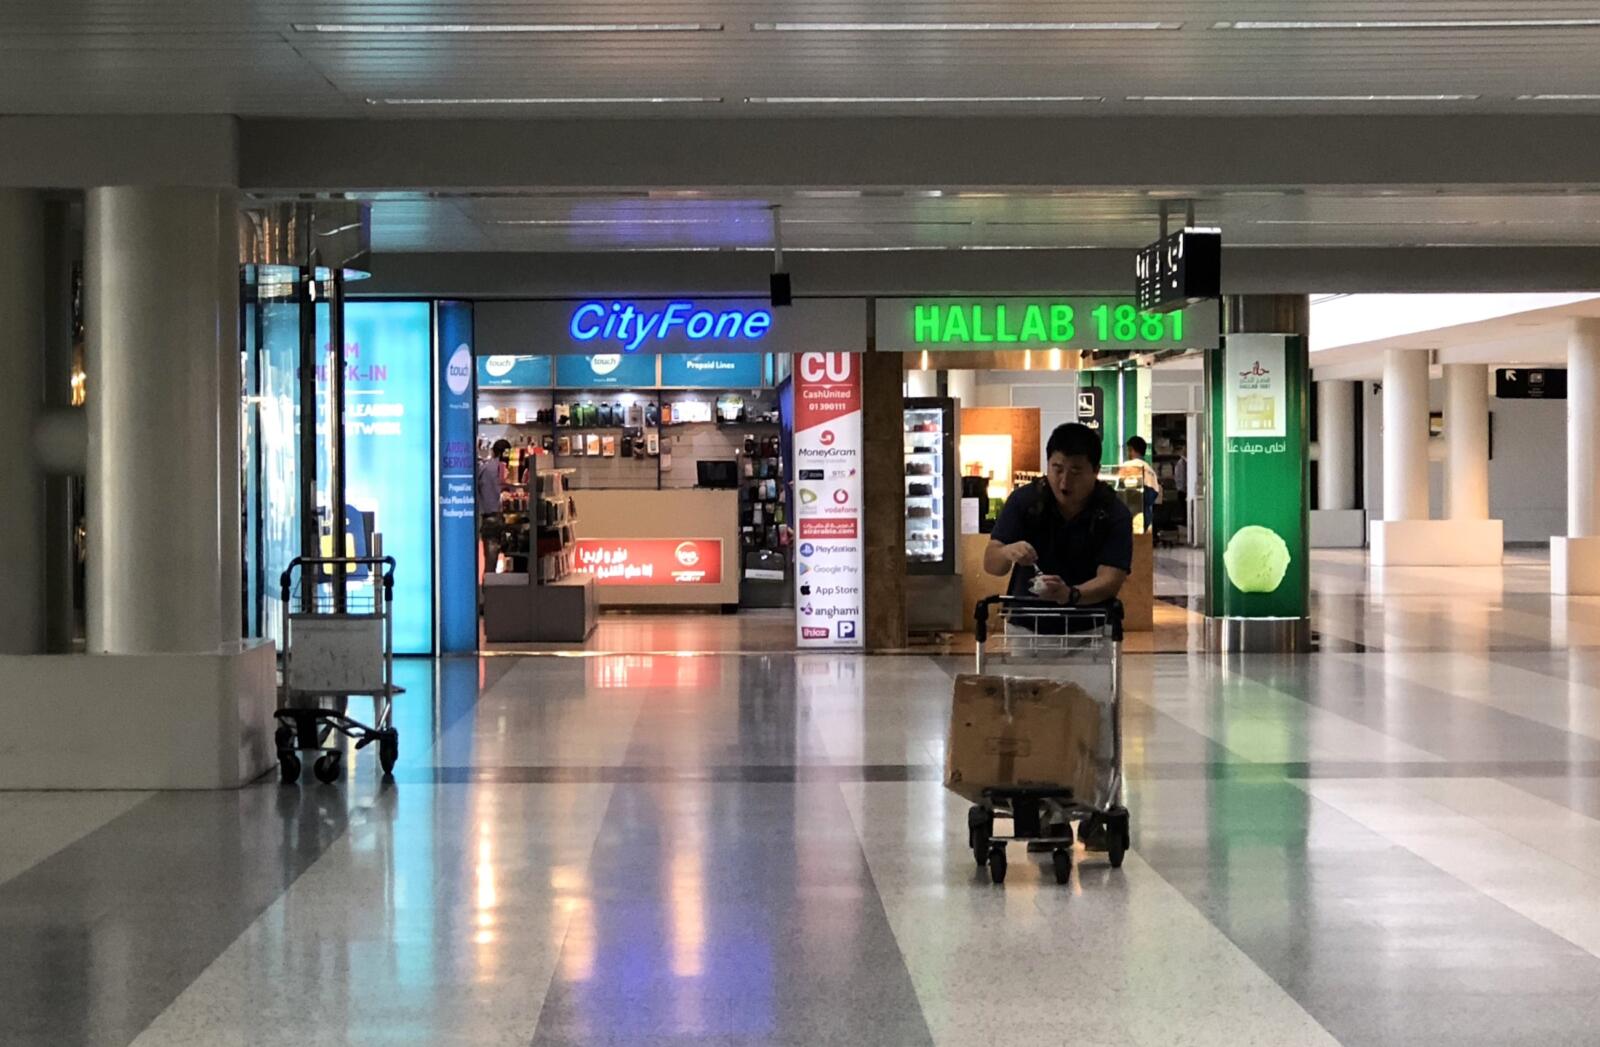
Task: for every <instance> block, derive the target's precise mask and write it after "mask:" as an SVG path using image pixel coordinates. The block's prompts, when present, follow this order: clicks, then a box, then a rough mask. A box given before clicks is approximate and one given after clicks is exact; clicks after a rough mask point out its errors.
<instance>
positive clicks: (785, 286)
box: [772, 273, 794, 306]
mask: <svg viewBox="0 0 1600 1047" xmlns="http://www.w3.org/2000/svg"><path fill="white" fill-rule="evenodd" d="M793 303H794V288H793V286H792V285H791V284H790V282H789V274H788V273H773V274H772V304H773V305H774V306H785V305H792V304H793Z"/></svg>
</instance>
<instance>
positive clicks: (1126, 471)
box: [1117, 436, 1161, 531]
mask: <svg viewBox="0 0 1600 1047" xmlns="http://www.w3.org/2000/svg"><path fill="white" fill-rule="evenodd" d="M1149 446H1150V445H1149V444H1147V443H1145V442H1144V437H1142V436H1130V437H1128V442H1127V443H1126V444H1125V445H1124V446H1123V458H1122V464H1121V465H1120V466H1118V468H1117V471H1118V476H1119V478H1120V479H1122V480H1123V481H1125V482H1126V481H1128V480H1138V481H1139V482H1141V483H1142V484H1144V529H1145V530H1146V531H1148V530H1150V529H1151V528H1153V527H1154V526H1155V507H1156V503H1158V502H1160V501H1161V477H1159V476H1157V475H1156V470H1155V467H1154V466H1153V465H1151V464H1150V463H1149V462H1147V461H1145V457H1144V453H1145V451H1146V450H1148V449H1149Z"/></svg>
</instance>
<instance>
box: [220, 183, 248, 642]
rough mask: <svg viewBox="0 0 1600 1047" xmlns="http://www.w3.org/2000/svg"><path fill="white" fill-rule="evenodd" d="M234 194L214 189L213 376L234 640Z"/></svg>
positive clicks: (237, 573) (239, 631)
mask: <svg viewBox="0 0 1600 1047" xmlns="http://www.w3.org/2000/svg"><path fill="white" fill-rule="evenodd" d="M237 212H238V200H237V199H236V194H234V193H233V192H232V191H223V192H219V193H218V194H217V233H218V236H219V240H218V242H217V256H218V257H217V267H216V268H217V291H218V295H219V297H220V298H221V303H222V304H221V308H220V309H219V310H218V315H217V362H218V368H217V372H218V373H217V377H218V379H219V381H220V383H221V392H220V397H221V399H220V402H219V403H220V409H219V410H218V412H217V489H218V493H219V495H220V497H221V500H222V506H221V512H220V513H219V515H218V523H219V534H220V545H221V547H222V578H221V585H220V602H221V612H220V614H219V617H218V624H219V625H220V634H219V637H218V638H219V639H220V640H221V642H222V643H224V644H231V643H236V642H238V640H239V638H240V637H241V636H242V635H243V624H244V623H243V620H242V614H243V612H242V610H241V607H242V606H243V602H244V594H243V587H244V559H243V555H244V554H243V549H244V539H243V538H242V536H241V531H242V528H243V521H242V519H241V516H242V502H243V494H242V492H241V490H240V487H241V483H240V476H239V469H240V461H239V457H240V455H239V443H240V439H241V436H240V433H241V430H242V428H243V416H244V375H243V363H242V361H241V360H240V359H239V224H238V218H237Z"/></svg>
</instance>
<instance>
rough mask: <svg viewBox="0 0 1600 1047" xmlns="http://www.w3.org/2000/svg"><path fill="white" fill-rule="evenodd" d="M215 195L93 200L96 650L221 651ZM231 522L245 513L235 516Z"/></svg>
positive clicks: (89, 273)
mask: <svg viewBox="0 0 1600 1047" xmlns="http://www.w3.org/2000/svg"><path fill="white" fill-rule="evenodd" d="M225 196H227V197H231V193H227V194H224V193H222V192H219V191H218V190H214V189H179V188H132V187H121V186H119V187H113V188H98V189H91V190H90V191H89V192H88V194H87V197H86V204H85V216H84V227H85V258H84V269H85V272H84V284H85V292H86V306H85V313H86V316H85V321H86V324H87V327H88V366H87V368H86V370H87V371H88V375H89V388H90V396H89V405H88V409H89V462H88V477H87V480H88V489H89V519H88V527H89V543H90V544H89V578H88V590H89V591H88V604H89V606H88V619H89V621H88V627H89V644H88V646H89V650H90V651H91V652H107V653H120V654H139V653H151V652H173V651H186V652H198V651H212V650H215V649H216V648H217V646H218V638H219V635H220V630H219V626H218V622H217V617H218V611H219V604H220V600H221V593H222V578H221V573H222V569H221V562H222V561H221V555H220V533H221V532H220V527H221V524H220V518H219V511H220V508H221V506H220V499H219V496H218V472H219V469H218V463H219V436H218V432H219V421H218V399H219V395H220V392H221V388H222V379H221V376H220V368H221V364H220V361H219V353H218V348H219V347H218V341H219V338H220V335H219V331H220V330H221V325H222V324H223V323H224V321H225V320H226V321H227V322H230V323H236V322H237V320H236V319H234V318H233V317H232V316H231V315H229V316H227V317H224V315H223V314H224V313H231V310H230V309H229V302H232V301H233V300H232V299H231V298H230V299H228V300H227V301H224V299H223V297H222V295H221V293H220V292H221V287H222V277H221V276H220V275H219V273H218V267H219V266H222V265H224V264H226V265H227V267H228V268H229V269H230V270H235V269H236V268H237V265H238V259H237V257H234V258H229V259H223V258H221V257H220V254H221V245H222V242H223V235H222V232H221V230H220V229H219V228H218V223H219V219H220V216H221V214H222V211H223V208H222V206H221V200H222V199H223V198H224V197H225ZM230 511H236V509H233V508H232V507H230Z"/></svg>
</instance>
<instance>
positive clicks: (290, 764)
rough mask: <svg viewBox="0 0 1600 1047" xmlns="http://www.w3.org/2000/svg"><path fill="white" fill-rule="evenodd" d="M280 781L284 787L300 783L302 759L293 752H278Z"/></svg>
mask: <svg viewBox="0 0 1600 1047" xmlns="http://www.w3.org/2000/svg"><path fill="white" fill-rule="evenodd" d="M278 780H279V781H280V782H282V783H283V784H284V785H294V784H296V783H297V782H299V781H300V757H298V756H296V755H295V754H294V752H293V751H292V750H287V749H285V750H280V751H279V752H278Z"/></svg>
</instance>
